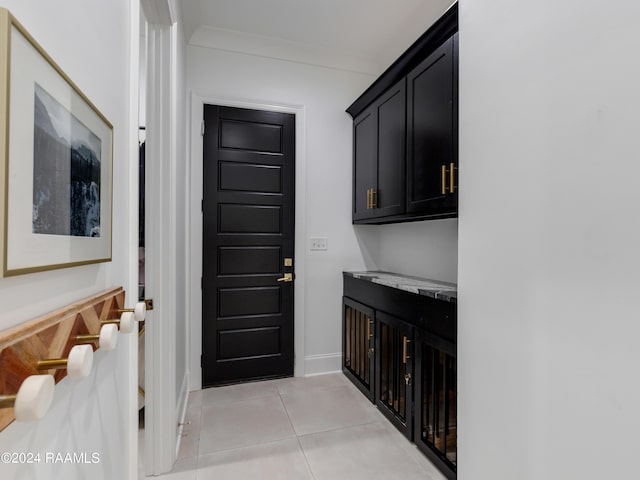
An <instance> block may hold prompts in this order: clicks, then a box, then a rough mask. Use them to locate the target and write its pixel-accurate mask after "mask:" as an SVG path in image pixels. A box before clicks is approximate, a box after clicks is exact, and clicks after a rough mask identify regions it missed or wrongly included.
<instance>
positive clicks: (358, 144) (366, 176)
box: [353, 108, 378, 221]
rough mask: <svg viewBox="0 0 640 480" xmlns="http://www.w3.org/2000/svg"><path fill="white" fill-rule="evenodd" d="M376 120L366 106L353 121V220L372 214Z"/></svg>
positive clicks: (375, 156) (370, 109)
mask: <svg viewBox="0 0 640 480" xmlns="http://www.w3.org/2000/svg"><path fill="white" fill-rule="evenodd" d="M377 125H378V121H377V118H376V115H375V111H374V109H373V108H368V109H367V110H365V111H364V112H362V113H361V114H360V116H358V117H357V118H356V119H355V120H354V122H353V220H354V221H357V220H362V219H366V218H370V217H371V216H372V210H371V197H370V192H371V189H372V188H373V186H374V185H375V184H376V168H377V158H378V153H377V151H376V137H377V135H378V133H377V131H378V128H377Z"/></svg>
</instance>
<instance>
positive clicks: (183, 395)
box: [176, 372, 189, 458]
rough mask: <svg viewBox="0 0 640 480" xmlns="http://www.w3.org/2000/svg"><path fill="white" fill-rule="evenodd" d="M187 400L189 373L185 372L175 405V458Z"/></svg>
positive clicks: (180, 437)
mask: <svg viewBox="0 0 640 480" xmlns="http://www.w3.org/2000/svg"><path fill="white" fill-rule="evenodd" d="M188 398H189V372H185V374H184V377H183V378H182V387H180V396H179V397H178V404H177V405H176V418H177V419H178V422H177V423H178V428H177V431H176V458H178V452H179V451H180V440H181V439H182V429H183V423H184V419H185V417H186V415H187V399H188Z"/></svg>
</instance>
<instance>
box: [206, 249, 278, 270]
mask: <svg viewBox="0 0 640 480" xmlns="http://www.w3.org/2000/svg"><path fill="white" fill-rule="evenodd" d="M281 252H282V249H281V248H280V247H218V275H245V274H253V275H261V274H272V275H277V274H278V273H280V270H281V266H282V253H281Z"/></svg>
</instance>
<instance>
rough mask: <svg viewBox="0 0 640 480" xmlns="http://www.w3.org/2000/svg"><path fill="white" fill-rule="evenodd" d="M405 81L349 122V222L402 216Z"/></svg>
mask: <svg viewBox="0 0 640 480" xmlns="http://www.w3.org/2000/svg"><path fill="white" fill-rule="evenodd" d="M405 122H406V95H405V80H404V79H402V80H401V81H400V82H399V83H398V84H396V85H395V86H394V87H392V88H391V89H389V90H388V91H387V92H386V93H385V94H383V95H382V96H381V97H380V98H378V99H377V100H376V101H375V102H374V103H373V104H372V105H371V106H370V107H369V108H367V109H366V110H365V111H364V112H362V113H361V114H360V115H359V116H358V117H357V118H356V119H355V120H354V122H353V139H354V142H353V145H354V152H353V158H354V162H353V165H354V168H353V220H354V221H357V220H366V219H375V218H378V217H386V216H389V215H398V214H402V213H404V209H405V187H404V184H405V168H404V165H405V143H406V140H405V139H406V136H405V133H406V128H405Z"/></svg>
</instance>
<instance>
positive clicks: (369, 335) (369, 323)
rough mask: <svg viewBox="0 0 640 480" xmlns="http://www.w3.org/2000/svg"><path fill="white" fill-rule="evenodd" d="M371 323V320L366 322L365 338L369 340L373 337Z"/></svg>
mask: <svg viewBox="0 0 640 480" xmlns="http://www.w3.org/2000/svg"><path fill="white" fill-rule="evenodd" d="M372 323H373V322H372V321H371V320H369V321H368V322H367V338H368V339H370V338H371V337H373V335H371V324H372Z"/></svg>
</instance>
